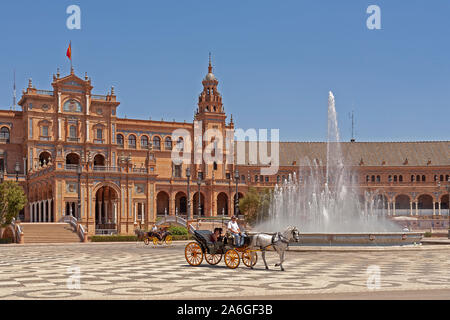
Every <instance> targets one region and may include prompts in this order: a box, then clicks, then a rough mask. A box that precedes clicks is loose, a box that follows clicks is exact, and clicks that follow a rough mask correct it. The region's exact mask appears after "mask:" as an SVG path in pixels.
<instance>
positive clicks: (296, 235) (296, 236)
mask: <svg viewBox="0 0 450 320" xmlns="http://www.w3.org/2000/svg"><path fill="white" fill-rule="evenodd" d="M288 231H289V241H291V240H294V241H295V242H299V241H300V232H299V231H298V229H297V227H289V228H288Z"/></svg>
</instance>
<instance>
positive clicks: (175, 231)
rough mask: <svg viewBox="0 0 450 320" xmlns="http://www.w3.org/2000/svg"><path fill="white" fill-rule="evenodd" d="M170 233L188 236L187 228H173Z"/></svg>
mask: <svg viewBox="0 0 450 320" xmlns="http://www.w3.org/2000/svg"><path fill="white" fill-rule="evenodd" d="M169 232H170V233H171V234H172V235H177V236H178V235H179V236H185V235H187V234H188V230H187V229H186V228H185V227H178V226H172V227H170V228H169Z"/></svg>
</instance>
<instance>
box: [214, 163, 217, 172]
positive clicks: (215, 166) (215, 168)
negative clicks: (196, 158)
mask: <svg viewBox="0 0 450 320" xmlns="http://www.w3.org/2000/svg"><path fill="white" fill-rule="evenodd" d="M214 170H217V162H215V161H214Z"/></svg>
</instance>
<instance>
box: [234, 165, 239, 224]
mask: <svg viewBox="0 0 450 320" xmlns="http://www.w3.org/2000/svg"><path fill="white" fill-rule="evenodd" d="M234 180H235V182H236V195H235V199H234V215H235V216H236V217H237V216H238V215H239V194H238V182H239V171H238V170H237V169H236V171H235V172H234Z"/></svg>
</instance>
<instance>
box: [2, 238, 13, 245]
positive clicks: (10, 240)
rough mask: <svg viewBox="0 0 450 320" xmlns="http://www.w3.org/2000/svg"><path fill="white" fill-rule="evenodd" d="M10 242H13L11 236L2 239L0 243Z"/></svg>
mask: <svg viewBox="0 0 450 320" xmlns="http://www.w3.org/2000/svg"><path fill="white" fill-rule="evenodd" d="M10 243H13V239H11V238H4V239H0V244H10Z"/></svg>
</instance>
